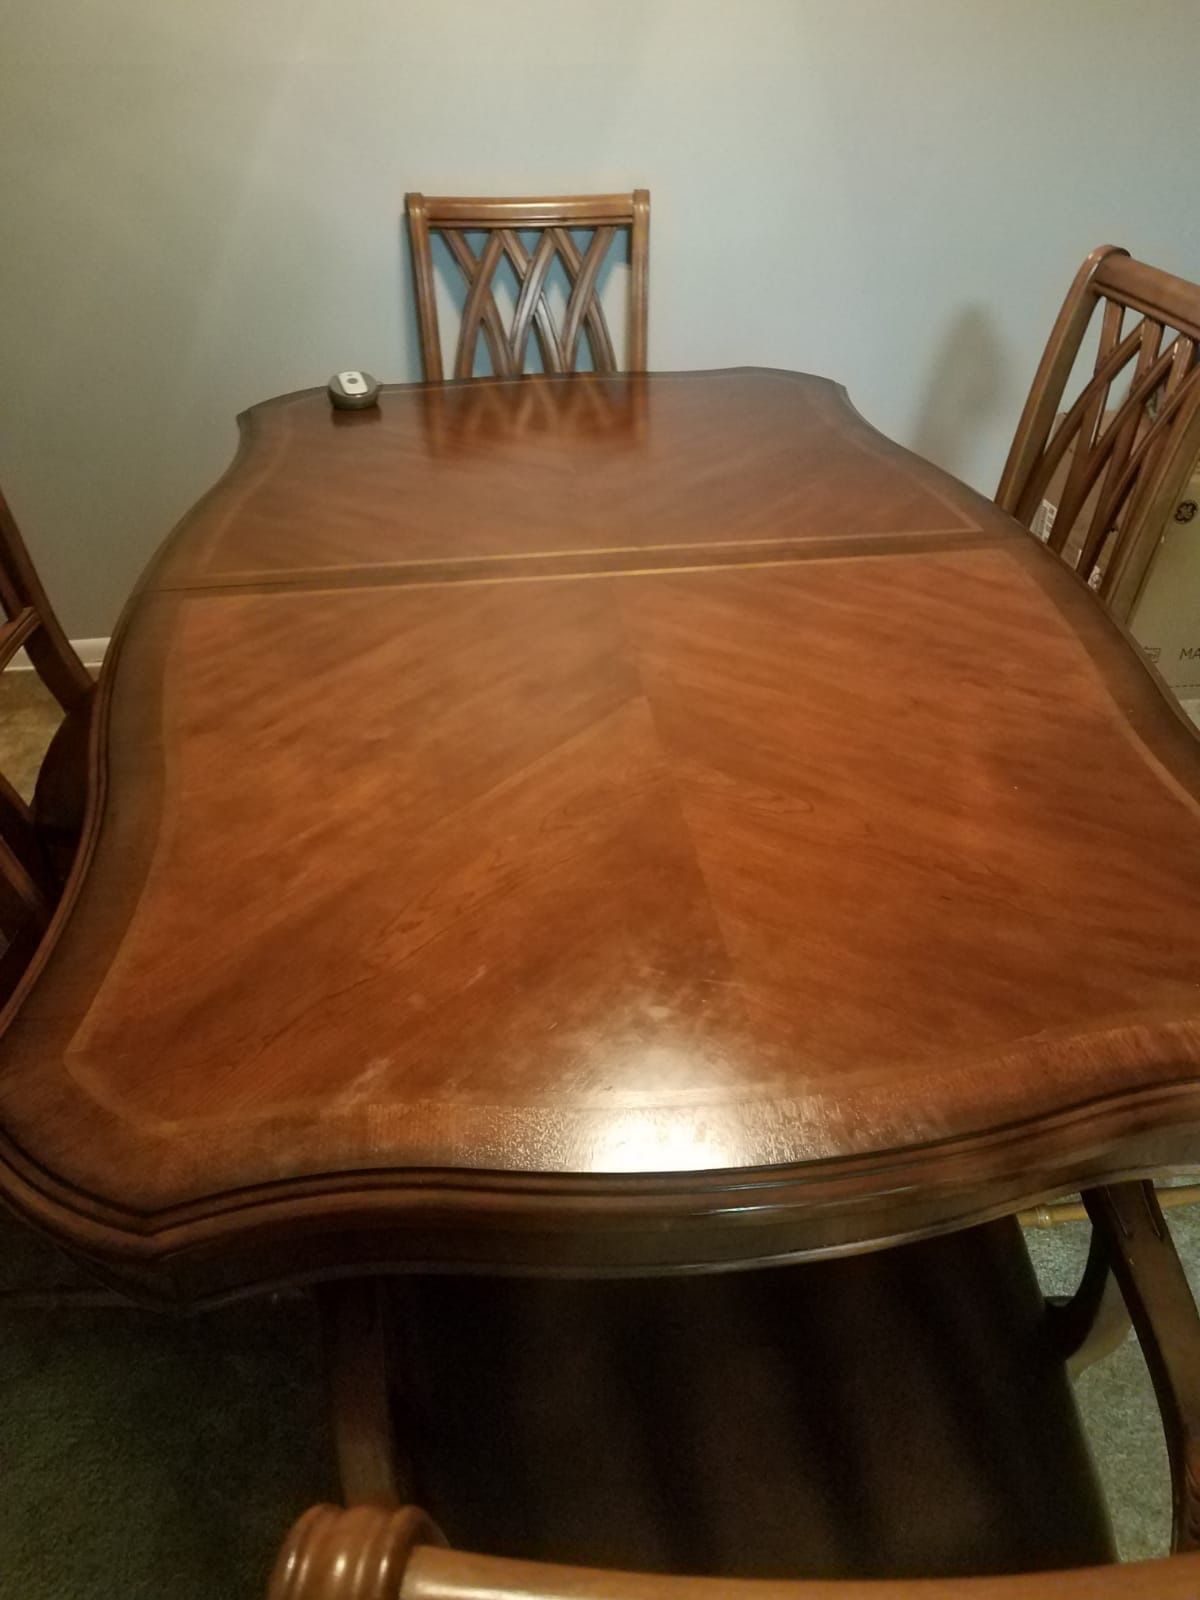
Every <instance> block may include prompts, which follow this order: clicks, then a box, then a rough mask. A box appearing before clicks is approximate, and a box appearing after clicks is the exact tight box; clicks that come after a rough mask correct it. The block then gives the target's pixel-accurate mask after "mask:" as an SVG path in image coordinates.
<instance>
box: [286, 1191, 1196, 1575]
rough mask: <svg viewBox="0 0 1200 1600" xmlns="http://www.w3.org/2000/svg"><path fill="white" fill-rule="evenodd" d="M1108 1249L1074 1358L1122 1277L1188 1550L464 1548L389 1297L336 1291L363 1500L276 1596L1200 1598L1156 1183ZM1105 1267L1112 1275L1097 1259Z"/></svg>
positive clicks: (1098, 1253)
mask: <svg viewBox="0 0 1200 1600" xmlns="http://www.w3.org/2000/svg"><path fill="white" fill-rule="evenodd" d="M1084 1200H1085V1203H1086V1205H1087V1209H1088V1214H1089V1215H1090V1217H1091V1219H1092V1223H1093V1229H1094V1241H1095V1245H1096V1248H1095V1250H1094V1251H1093V1258H1092V1260H1091V1261H1090V1262H1089V1269H1088V1273H1087V1275H1086V1278H1085V1283H1084V1285H1083V1287H1082V1288H1081V1290H1080V1296H1079V1299H1080V1308H1078V1309H1079V1310H1080V1314H1079V1315H1077V1316H1065V1317H1064V1316H1061V1315H1056V1316H1055V1317H1054V1318H1052V1319H1051V1322H1050V1325H1049V1327H1048V1330H1047V1333H1048V1338H1049V1340H1050V1341H1051V1343H1052V1344H1054V1343H1057V1344H1058V1345H1059V1354H1060V1355H1066V1354H1069V1349H1068V1348H1066V1347H1064V1346H1063V1344H1062V1341H1061V1334H1062V1332H1063V1328H1064V1327H1065V1326H1070V1327H1071V1328H1072V1330H1073V1331H1072V1335H1071V1345H1072V1346H1074V1345H1077V1344H1080V1343H1083V1342H1084V1341H1086V1339H1087V1337H1088V1332H1089V1329H1088V1322H1089V1319H1090V1318H1091V1317H1092V1316H1093V1315H1094V1314H1095V1313H1096V1312H1097V1308H1098V1305H1099V1302H1100V1300H1101V1298H1102V1296H1101V1295H1100V1293H1099V1280H1101V1279H1103V1278H1107V1277H1108V1276H1109V1273H1110V1272H1111V1273H1112V1274H1115V1278H1116V1281H1117V1282H1118V1283H1119V1285H1120V1288H1121V1292H1122V1295H1123V1297H1124V1300H1125V1302H1126V1304H1127V1306H1128V1309H1129V1312H1130V1314H1131V1316H1132V1319H1133V1322H1134V1326H1135V1328H1136V1330H1137V1334H1138V1338H1139V1340H1140V1342H1141V1345H1142V1348H1143V1351H1144V1352H1145V1356H1146V1360H1147V1365H1148V1366H1149V1368H1150V1373H1151V1377H1152V1379H1153V1382H1154V1388H1155V1393H1156V1395H1157V1398H1158V1402H1159V1409H1160V1413H1161V1415H1162V1419H1163V1426H1164V1430H1165V1433H1166V1438H1167V1447H1168V1455H1169V1458H1170V1465H1171V1480H1172V1489H1173V1501H1174V1507H1173V1510H1174V1514H1173V1525H1172V1549H1173V1551H1174V1552H1175V1553H1174V1554H1173V1556H1172V1557H1170V1558H1168V1559H1165V1560H1158V1561H1149V1562H1140V1563H1136V1564H1132V1565H1128V1566H1121V1565H1114V1566H1108V1567H1092V1568H1087V1569H1077V1570H1074V1571H1068V1572H1044V1573H1035V1574H1031V1575H1029V1576H1023V1577H1001V1578H990V1577H982V1578H970V1579H962V1578H950V1579H922V1580H908V1579H906V1580H895V1581H890V1580H884V1581H880V1580H878V1579H871V1580H862V1581H860V1580H855V1579H839V1580H832V1581H827V1580H803V1579H801V1580H796V1581H791V1580H788V1581H775V1580H761V1579H744V1580H738V1579H729V1578H685V1577H664V1576H661V1575H657V1574H649V1573H629V1572H614V1571H605V1570H600V1569H593V1568H584V1567H564V1566H556V1565H552V1564H550V1563H543V1562H535V1561H519V1560H512V1559H504V1558H499V1557H491V1556H484V1555H475V1554H467V1553H464V1552H460V1551H455V1550H450V1549H447V1548H446V1547H445V1541H444V1539H443V1538H442V1536H441V1534H440V1532H439V1531H438V1529H437V1528H436V1526H435V1525H434V1524H433V1522H432V1521H431V1520H430V1518H429V1517H428V1516H427V1515H426V1514H425V1513H424V1512H423V1511H421V1510H419V1509H418V1508H417V1507H414V1506H412V1505H407V1504H405V1503H404V1502H405V1500H406V1499H407V1496H408V1473H407V1471H406V1470H405V1468H404V1466H403V1465H401V1464H399V1463H398V1461H397V1457H396V1455H395V1451H394V1440H393V1438H392V1436H391V1433H390V1422H389V1421H388V1420H387V1419H388V1418H389V1415H390V1412H389V1404H388V1399H389V1396H388V1375H387V1371H386V1365H385V1361H384V1358H383V1351H384V1348H385V1343H386V1341H385V1338H384V1336H383V1323H382V1318H383V1317H384V1316H385V1315H386V1312H385V1301H384V1297H383V1295H382V1293H379V1294H378V1297H376V1291H375V1290H373V1289H372V1288H371V1287H370V1286H366V1285H359V1286H355V1287H353V1288H351V1289H350V1290H349V1291H348V1292H343V1291H340V1290H338V1289H336V1288H334V1289H332V1290H331V1291H330V1292H329V1294H328V1295H327V1297H326V1300H325V1305H324V1310H325V1317H326V1327H327V1330H331V1332H330V1343H329V1348H330V1351H331V1355H332V1357H333V1361H332V1386H333V1395H334V1399H335V1430H334V1431H335V1443H336V1449H337V1455H338V1461H339V1466H340V1468H341V1473H342V1485H343V1491H344V1494H345V1496H346V1499H347V1501H348V1502H349V1509H347V1510H341V1509H338V1508H335V1507H333V1506H315V1507H313V1508H312V1509H311V1510H310V1511H308V1512H307V1513H306V1514H305V1515H304V1516H303V1517H301V1518H300V1520H299V1521H298V1522H297V1523H296V1525H295V1527H294V1528H293V1529H292V1531H291V1534H290V1535H289V1537H288V1539H287V1541H286V1543H285V1545H284V1547H283V1550H282V1551H281V1553H280V1556H279V1560H278V1562H277V1564H276V1568H275V1572H274V1574H273V1576H272V1579H271V1586H270V1596H269V1600H1194V1597H1195V1596H1196V1595H1197V1594H1198V1593H1200V1317H1198V1316H1197V1312H1196V1306H1195V1303H1194V1301H1193V1299H1192V1296H1191V1292H1190V1290H1189V1287H1188V1283H1187V1279H1186V1277H1185V1275H1184V1271H1183V1267H1182V1265H1181V1264H1180V1261H1179V1258H1178V1256H1177V1254H1176V1253H1175V1248H1174V1244H1173V1242H1172V1240H1171V1236H1170V1232H1169V1230H1168V1229H1167V1226H1166V1223H1165V1221H1164V1219H1163V1215H1162V1211H1161V1210H1160V1208H1159V1205H1158V1202H1157V1199H1156V1197H1155V1193H1154V1188H1153V1185H1152V1184H1149V1183H1138V1182H1133V1183H1124V1184H1117V1185H1110V1186H1108V1187H1106V1188H1103V1189H1098V1190H1095V1191H1093V1192H1091V1193H1088V1194H1086V1195H1085V1196H1084ZM1099 1262H1102V1266H1101V1267H1100V1269H1099V1270H1097V1263H1099Z"/></svg>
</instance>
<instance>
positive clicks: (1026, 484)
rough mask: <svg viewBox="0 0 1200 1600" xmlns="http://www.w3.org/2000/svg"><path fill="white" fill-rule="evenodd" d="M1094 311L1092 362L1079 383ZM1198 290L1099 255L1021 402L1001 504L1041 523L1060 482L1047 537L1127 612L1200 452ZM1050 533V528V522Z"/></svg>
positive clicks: (1080, 279) (1124, 254)
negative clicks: (1095, 333)
mask: <svg viewBox="0 0 1200 1600" xmlns="http://www.w3.org/2000/svg"><path fill="white" fill-rule="evenodd" d="M1096 318H1098V319H1099V323H1098V339H1097V348H1096V355H1095V358H1094V360H1092V361H1091V362H1090V363H1088V364H1087V366H1086V368H1085V370H1084V374H1083V378H1082V381H1081V382H1080V383H1079V385H1078V392H1076V393H1073V394H1072V393H1071V390H1072V388H1073V387H1074V386H1073V383H1072V380H1073V378H1074V377H1075V374H1076V373H1077V372H1078V370H1079V368H1080V366H1081V365H1083V363H1082V362H1081V350H1082V348H1083V345H1084V341H1085V338H1086V336H1087V334H1088V330H1089V328H1090V327H1092V326H1093V322H1094V319H1096ZM1198 345H1200V287H1198V286H1197V285H1195V284H1192V283H1189V282H1187V281H1186V280H1185V279H1183V278H1176V277H1173V276H1172V275H1171V274H1170V273H1167V272H1161V271H1159V269H1158V268H1156V267H1150V266H1147V265H1146V264H1145V263H1144V262H1141V261H1134V260H1131V259H1130V256H1129V252H1128V251H1126V250H1122V249H1120V248H1118V247H1117V246H1115V245H1103V246H1101V248H1100V249H1098V250H1093V251H1092V253H1091V255H1089V256H1088V258H1087V260H1086V261H1085V262H1084V263H1083V266H1082V267H1081V268H1080V269H1079V272H1078V274H1077V275H1076V278H1075V281H1074V283H1073V284H1072V285H1071V288H1070V291H1069V292H1068V294H1067V298H1066V300H1065V301H1064V302H1063V307H1062V310H1061V311H1060V312H1059V315H1058V320H1057V321H1056V322H1055V324H1054V328H1053V330H1052V331H1051V334H1050V339H1049V342H1048V343H1047V345H1046V349H1045V353H1044V354H1043V356H1042V360H1041V364H1040V366H1039V367H1038V370H1037V374H1036V376H1035V378H1034V381H1033V387H1032V388H1031V390H1030V392H1029V398H1028V399H1027V401H1026V403H1025V409H1024V411H1023V413H1022V415H1021V421H1020V424H1019V426H1018V428H1017V432H1016V436H1015V438H1014V440H1013V444H1012V449H1011V451H1010V452H1009V457H1008V462H1007V464H1006V465H1005V468H1004V473H1003V476H1002V477H1001V479H1000V486H999V488H998V490H997V491H996V502H997V504H998V505H999V506H1000V507H1001V508H1002V509H1003V510H1005V511H1008V512H1011V513H1012V515H1013V516H1015V517H1016V518H1017V519H1018V520H1019V521H1021V522H1024V523H1026V525H1031V524H1033V523H1034V522H1035V519H1036V518H1037V517H1038V515H1039V511H1040V508H1041V506H1042V502H1043V499H1044V498H1046V496H1047V492H1048V490H1050V489H1051V486H1052V485H1054V489H1053V498H1052V499H1051V501H1050V503H1051V504H1053V505H1054V506H1055V515H1054V521H1053V523H1052V525H1051V527H1050V530H1049V533H1048V537H1047V543H1048V544H1049V546H1050V548H1051V549H1052V550H1054V551H1056V552H1058V553H1059V554H1065V555H1066V557H1067V558H1068V559H1069V560H1071V561H1072V564H1073V565H1074V567H1075V570H1076V571H1077V572H1078V573H1079V575H1080V576H1081V577H1082V578H1084V579H1085V580H1087V581H1089V582H1090V583H1091V584H1092V586H1093V587H1094V588H1096V589H1098V590H1099V592H1100V594H1101V596H1102V598H1103V599H1104V600H1105V602H1106V603H1107V604H1108V606H1109V607H1110V609H1111V610H1112V611H1113V612H1114V613H1115V614H1116V615H1118V616H1120V617H1122V618H1124V617H1126V616H1128V614H1129V612H1130V610H1131V609H1132V606H1133V604H1134V601H1135V600H1136V598H1137V595H1138V592H1139V589H1140V587H1141V584H1142V581H1143V579H1144V577H1145V575H1146V571H1147V568H1148V565H1149V562H1150V559H1151V557H1152V556H1153V553H1154V548H1155V545H1156V544H1157V541H1158V535H1159V533H1160V531H1161V529H1162V528H1163V526H1164V524H1165V522H1166V520H1167V518H1168V517H1169V515H1170V513H1171V509H1172V507H1173V505H1174V503H1175V501H1176V500H1177V499H1178V497H1179V494H1180V492H1181V490H1182V488H1183V485H1184V483H1185V482H1186V480H1187V478H1188V475H1189V474H1190V472H1191V471H1192V468H1193V467H1194V465H1195V462H1196V459H1197V455H1198V454H1200V358H1198V356H1197V347H1198ZM1043 531H1044V529H1043Z"/></svg>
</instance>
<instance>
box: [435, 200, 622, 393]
mask: <svg viewBox="0 0 1200 1600" xmlns="http://www.w3.org/2000/svg"><path fill="white" fill-rule="evenodd" d="M405 210H406V212H407V215H408V235H409V243H410V245H411V248H412V264H413V279H414V283H415V285H416V295H417V318H418V322H419V325H420V334H421V364H422V368H423V370H424V374H425V379H426V381H427V382H430V383H435V382H440V381H441V380H442V378H443V376H444V373H443V366H442V344H441V335H440V332H439V328H438V313H437V301H436V297H435V293H434V271H433V253H432V248H431V235H432V234H434V233H437V234H440V235H441V237H442V238H443V239H444V240H445V243H446V246H447V248H448V249H449V251H450V254H451V256H452V257H453V259H454V261H455V263H456V264H457V266H458V268H459V270H460V272H461V273H462V276H463V280H464V282H465V285H466V290H467V300H466V304H465V306H464V308H463V315H462V322H461V325H460V327H459V335H458V346H457V350H456V354H455V358H454V371H453V376H454V377H455V378H470V377H472V376H473V375H474V370H475V354H476V350H477V347H478V342H479V340H480V338H482V339H483V340H484V342H485V344H486V346H487V350H488V353H489V355H490V357H491V362H492V371H493V373H494V374H495V376H496V377H503V378H517V377H520V376H521V375H522V373H523V372H524V369H525V360H526V356H527V354H528V350H529V341H530V337H531V335H532V336H533V337H535V338H536V339H537V343H538V348H539V350H540V352H541V357H542V367H543V369H544V371H546V372H548V373H568V372H574V371H575V370H576V367H577V363H578V360H579V351H580V345H581V342H582V340H583V338H584V337H585V336H586V338H587V341H588V346H589V348H590V351H591V356H592V365H593V368H594V369H595V370H596V371H597V372H615V371H617V370H618V368H617V360H616V355H615V353H614V350H613V344H612V338H611V336H610V334H609V331H608V324H607V322H606V321H605V317H604V311H603V308H602V307H601V305H600V300H599V297H598V295H597V292H596V289H597V283H598V280H599V275H600V270H601V268H602V267H603V265H604V262H605V260H606V258H607V256H608V254H609V251H610V250H611V248H612V245H613V242H614V239H615V237H616V235H617V232H618V230H621V229H628V231H629V261H630V285H629V332H628V357H627V362H626V367H627V370H628V371H630V372H644V371H645V370H646V325H647V280H648V272H649V260H650V193H649V191H648V190H647V189H635V190H634V191H633V193H632V194H602V195H568V196H563V197H560V198H549V199H487V200H485V199H470V198H448V197H442V196H438V197H431V196H426V195H423V194H409V195H406V196H405ZM578 229H592V230H593V232H592V239H591V242H590V244H589V245H588V246H587V248H586V249H585V250H581V249H580V247H579V246H578V244H577V243H576V241H575V239H574V237H573V230H578ZM530 231H536V232H537V233H538V234H540V238H539V241H538V244H537V246H536V248H535V249H534V250H533V251H532V252H530V251H529V250H528V249H527V248H526V246H525V244H524V243H523V241H522V239H521V234H522V233H528V232H530ZM475 232H483V233H484V234H486V236H487V237H486V243H485V244H484V247H483V249H482V250H481V252H480V254H479V255H476V254H475V252H474V251H473V250H472V249H471V246H470V244H469V243H468V241H467V238H466V235H467V234H468V233H475ZM505 257H507V259H508V261H509V263H510V264H511V266H512V269H513V271H514V273H515V274H516V277H517V281H518V284H519V286H520V289H519V294H518V299H517V305H516V310H515V312H514V314H513V319H512V325H511V327H509V328H505V326H504V319H503V317H502V316H501V313H500V309H499V307H498V306H497V304H496V297H495V276H496V271H497V268H498V267H499V266H500V263H501V261H502V260H503V259H504V258H505ZM555 257H557V258H558V259H559V261H561V263H562V265H563V268H564V269H565V271H566V274H567V277H568V280H569V282H570V286H571V288H570V297H569V299H568V302H567V308H566V313H565V315H564V318H563V324H562V328H561V330H560V329H558V328H556V326H555V324H554V319H553V316H552V315H551V311H550V306H549V303H548V301H547V298H546V293H545V290H546V283H547V278H548V274H549V272H550V268H551V266H552V265H553V262H554V259H555Z"/></svg>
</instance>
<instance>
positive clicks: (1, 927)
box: [0, 495, 95, 998]
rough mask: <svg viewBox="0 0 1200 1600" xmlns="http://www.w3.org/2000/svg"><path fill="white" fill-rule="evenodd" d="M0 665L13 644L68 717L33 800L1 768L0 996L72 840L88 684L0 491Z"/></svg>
mask: <svg viewBox="0 0 1200 1600" xmlns="http://www.w3.org/2000/svg"><path fill="white" fill-rule="evenodd" d="M0 609H2V610H3V614H4V618H5V621H4V622H3V623H0V672H2V671H3V670H4V668H5V667H7V666H8V665H9V664H10V662H11V661H12V659H13V657H14V656H15V655H16V654H17V653H18V651H20V650H24V652H25V654H26V656H27V657H28V659H29V663H30V665H31V666H32V667H33V669H34V670H35V671H36V672H37V674H38V676H39V677H40V678H41V680H42V682H43V683H44V684H45V685H46V687H47V689H48V690H49V691H50V693H51V694H52V695H53V696H54V697H55V699H56V700H57V701H58V703H59V705H60V706H61V707H62V710H63V712H64V714H65V717H66V719H67V720H66V722H65V723H64V725H63V727H62V728H60V730H59V736H58V737H57V738H56V739H55V741H54V743H53V744H52V746H51V748H50V751H49V753H48V755H47V757H46V759H45V762H44V764H43V770H42V773H41V774H40V775H39V779H38V785H37V795H36V796H35V798H34V802H33V804H30V803H29V802H27V801H26V800H25V798H24V797H23V796H22V795H20V794H18V793H17V791H16V789H15V788H14V787H13V786H12V784H11V783H10V782H9V781H8V779H7V778H6V777H4V776H3V774H0V943H2V944H3V951H2V953H0V998H7V996H8V995H9V993H11V991H12V989H13V987H14V985H15V983H16V982H17V980H18V978H19V977H20V975H21V973H22V972H23V970H24V968H25V967H26V965H27V964H28V962H29V960H30V958H31V956H32V955H33V952H34V950H35V949H36V948H37V945H38V942H39V941H40V939H41V937H42V934H43V932H44V931H45V928H46V926H47V924H48V923H49V921H50V916H51V912H52V911H53V908H54V904H55V901H56V900H57V898H58V892H59V889H60V887H61V877H60V874H59V868H60V866H61V865H62V862H63V859H64V856H65V857H67V858H68V859H69V857H70V856H72V855H73V854H74V849H75V845H76V844H77V843H78V838H79V829H80V826H81V824H82V819H83V805H84V800H85V796H86V771H87V768H86V761H85V760H83V759H82V757H83V755H84V749H83V747H84V745H85V744H86V740H87V725H88V718H89V713H90V709H91V703H92V695H93V690H94V687H95V686H94V684H93V683H92V680H91V678H90V677H89V676H88V673H87V670H86V668H85V667H84V665H83V663H82V662H81V661H80V659H79V657H78V656H77V655H76V654H75V652H74V650H73V649H72V648H71V646H70V644H69V642H68V640H67V636H66V634H65V633H64V632H63V630H62V626H61V624H60V623H59V620H58V618H57V617H56V616H55V614H54V611H53V608H52V607H51V605H50V602H49V600H48V599H47V598H46V591H45V590H44V588H43V587H42V583H41V579H40V578H39V577H38V574H37V570H36V568H35V567H34V565H33V562H32V561H31V560H30V557H29V552H28V550H27V549H26V547H25V541H24V539H22V537H21V532H20V529H19V528H18V526H17V522H16V518H15V517H14V516H13V514H12V512H11V511H10V510H9V508H8V503H7V502H6V500H5V499H4V497H3V495H0Z"/></svg>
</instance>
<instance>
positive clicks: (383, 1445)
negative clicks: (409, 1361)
mask: <svg viewBox="0 0 1200 1600" xmlns="http://www.w3.org/2000/svg"><path fill="white" fill-rule="evenodd" d="M317 1302H318V1306H319V1309H320V1315H321V1331H322V1342H323V1344H324V1347H325V1361H326V1366H327V1369H328V1377H329V1395H330V1403H331V1411H332V1421H333V1438H334V1450H335V1452H336V1455H337V1464H338V1474H339V1476H340V1478H341V1484H342V1495H343V1498H344V1499H345V1502H346V1504H347V1505H348V1506H355V1505H375V1506H384V1507H392V1506H400V1505H403V1504H404V1503H405V1501H406V1500H407V1499H408V1498H409V1494H410V1490H411V1486H410V1485H409V1484H408V1483H407V1481H406V1480H407V1477H408V1474H407V1472H406V1471H405V1470H404V1468H403V1466H402V1465H401V1462H400V1457H399V1452H398V1442H397V1439H396V1431H395V1424H394V1420H393V1413H392V1402H391V1392H390V1384H389V1381H388V1330H387V1304H388V1302H387V1295H386V1292H385V1286H384V1285H383V1284H382V1283H381V1282H380V1281H379V1280H378V1279H371V1278H367V1279H353V1280H350V1281H347V1282H336V1283H329V1284H322V1285H321V1287H320V1288H319V1289H318V1291H317Z"/></svg>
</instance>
